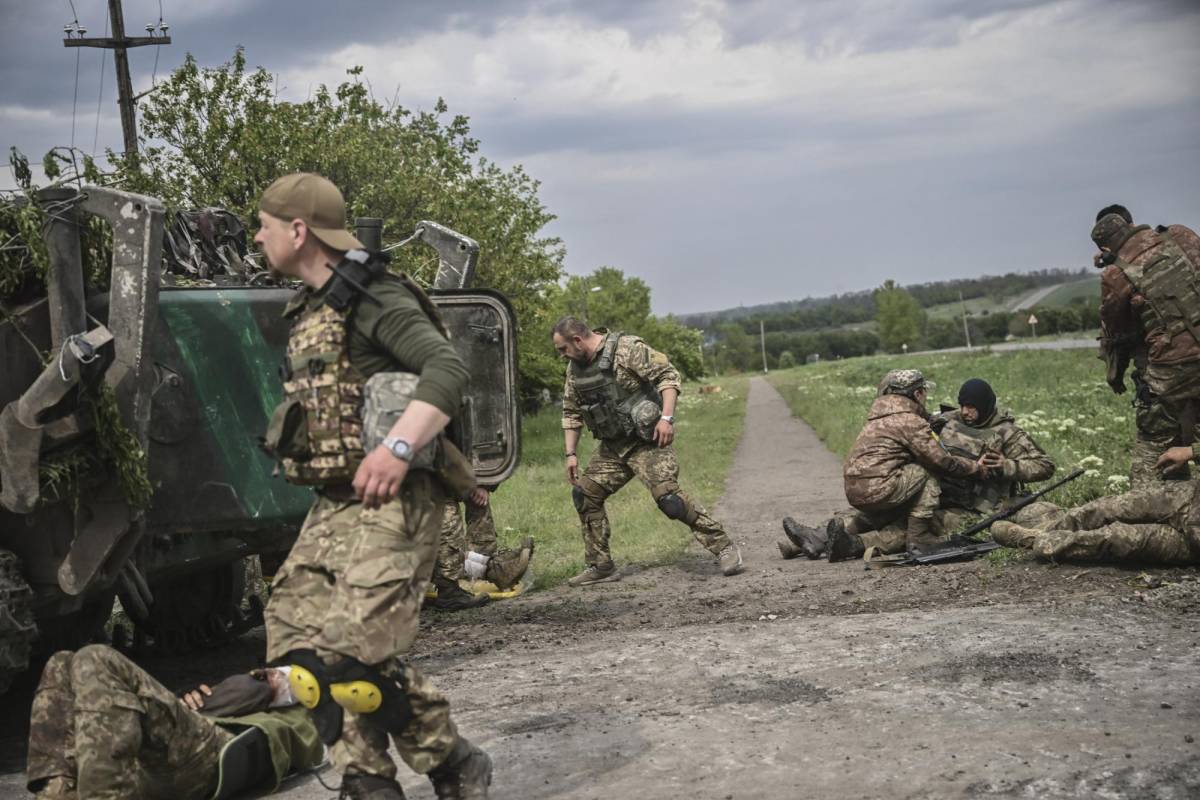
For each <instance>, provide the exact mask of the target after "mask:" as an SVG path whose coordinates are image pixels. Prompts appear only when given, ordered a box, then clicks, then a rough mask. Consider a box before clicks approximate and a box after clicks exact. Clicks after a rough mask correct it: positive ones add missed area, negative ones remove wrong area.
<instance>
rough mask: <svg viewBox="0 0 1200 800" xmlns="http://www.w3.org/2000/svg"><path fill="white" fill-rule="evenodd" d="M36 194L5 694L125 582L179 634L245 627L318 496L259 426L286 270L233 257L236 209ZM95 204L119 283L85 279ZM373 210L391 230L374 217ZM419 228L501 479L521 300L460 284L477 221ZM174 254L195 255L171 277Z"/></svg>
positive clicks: (514, 447) (100, 612)
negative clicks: (38, 227)
mask: <svg viewBox="0 0 1200 800" xmlns="http://www.w3.org/2000/svg"><path fill="white" fill-rule="evenodd" d="M38 202H39V205H41V206H42V207H43V208H45V209H53V211H52V213H47V214H46V220H47V221H46V224H45V227H44V234H45V240H46V245H47V251H48V255H49V270H48V273H47V276H46V281H45V291H44V292H39V293H38V294H39V295H40V296H37V297H35V298H33V299H28V298H23V299H22V300H21V301H20V302H13V301H6V300H4V299H3V298H0V312H2V313H0V692H3V691H4V690H6V689H7V687H8V686H9V684H10V683H11V681H12V679H13V678H14V677H15V676H16V675H18V674H19V673H21V672H22V671H23V670H25V669H26V668H27V667H28V666H29V664H30V663H31V659H34V658H36V655H37V654H38V653H44V652H49V651H50V650H52V649H54V648H57V647H64V646H68V647H69V646H77V645H79V644H81V643H84V642H86V641H88V640H90V639H91V638H92V637H93V636H95V635H97V633H98V632H99V631H100V630H101V628H102V627H103V626H104V625H105V623H106V622H107V621H108V619H109V617H110V615H111V613H112V609H113V599H114V597H117V596H119V597H120V600H121V606H122V608H123V609H124V611H125V613H126V614H127V615H128V616H129V618H130V619H131V620H132V621H133V622H134V623H135V636H136V637H137V639H138V640H139V641H141V642H150V643H153V644H155V645H157V646H159V647H161V648H163V649H165V650H167V651H176V652H179V651H184V650H187V649H190V648H193V647H197V646H203V645H205V644H209V643H211V642H214V641H219V640H221V639H222V638H225V637H227V636H229V635H232V634H233V633H236V632H238V631H239V630H241V629H243V628H244V627H246V626H247V625H249V624H250V621H248V620H246V619H244V618H243V612H242V611H241V609H240V607H241V605H242V599H243V594H244V590H245V585H244V584H245V578H244V575H245V568H244V560H245V559H246V558H247V557H249V556H254V555H258V556H261V559H262V562H263V564H264V571H266V572H268V573H269V571H270V564H272V563H274V564H277V563H279V561H280V560H281V559H282V557H283V556H284V555H285V554H286V552H287V550H288V549H289V548H290V546H291V543H292V541H293V540H294V538H295V536H296V533H297V531H298V530H299V526H300V523H301V522H302V521H303V516H304V514H305V512H306V511H307V509H308V506H309V504H310V500H311V494H310V492H309V490H307V489H303V488H298V487H295V486H291V485H289V484H287V483H286V482H285V481H284V480H283V478H282V477H281V476H278V475H276V474H275V464H274V462H273V461H272V460H271V459H270V458H269V457H268V456H267V455H266V454H265V453H263V452H262V451H261V450H260V448H259V445H258V438H259V436H260V435H262V434H263V433H264V431H265V429H266V426H267V421H268V417H269V415H270V413H271V410H272V409H273V408H274V406H275V404H276V403H277V402H278V399H279V395H280V379H279V367H280V365H281V364H282V362H283V353H284V347H285V344H286V340H287V335H288V324H287V322H286V320H284V319H283V318H282V317H281V313H282V311H283V308H284V306H285V305H286V303H287V301H288V299H289V297H290V296H291V294H292V291H293V289H292V288H290V287H284V286H277V285H270V284H272V281H270V279H269V276H268V275H267V273H266V272H265V271H261V270H260V271H259V272H257V273H255V274H249V275H246V274H243V275H230V274H229V273H230V272H231V271H232V270H231V269H230V268H229V267H230V266H231V265H233V264H235V263H236V262H238V261H244V259H243V256H244V254H245V231H244V230H240V233H239V232H238V230H236V229H235V227H236V228H237V229H240V224H239V225H237V226H233V225H230V224H227V223H228V222H229V220H227V219H223V218H222V217H220V213H218V212H214V211H213V210H206V211H205V212H204V213H202V214H200V215H199V216H195V217H187V218H183V219H182V220H180V219H179V218H176V220H175V221H174V222H173V224H172V225H171V226H170V231H164V217H165V211H164V208H163V205H162V203H160V202H159V201H158V200H156V199H154V198H151V197H145V196H139V195H134V194H130V193H127V192H121V191H117V190H115V189H111V188H103V187H96V186H86V187H83V188H82V189H78V190H77V189H73V188H55V189H49V190H43V191H42V192H41V193H40V194H39V197H38ZM85 215H94V216H96V217H99V218H102V219H103V220H104V221H106V222H107V224H108V225H109V226H110V227H111V237H112V268H111V279H110V282H109V285H110V286H111V289H110V290H108V291H103V292H101V291H97V290H95V289H94V288H91V287H89V286H87V285H85V280H84V273H83V268H82V264H81V255H80V229H81V222H82V221H83V220H85V219H86V217H85ZM214 221H215V222H216V223H218V224H217V226H216V227H215V228H214V226H213V223H214ZM358 223H359V226H358V231H357V232H358V235H359V238H360V240H362V241H363V242H364V243H365V244H366V245H367V246H368V247H369V248H372V249H381V241H380V228H379V224H380V223H379V221H378V220H371V219H360V220H358ZM231 231H232V233H231ZM165 233H167V234H169V235H166V236H164V234H165ZM410 241H411V244H408V245H406V246H412V247H416V246H421V245H422V244H424V245H427V246H432V247H433V248H434V250H436V252H437V256H438V260H439V269H438V274H437V278H436V279H435V281H434V285H433V287H432V289H431V291H430V294H431V296H433V298H434V301H435V302H436V304H437V305H438V308H439V310H440V312H441V314H442V316H443V319H444V321H445V322H446V325H447V327H448V328H449V330H450V332H451V335H452V338H453V341H454V344H455V346H456V348H457V349H458V350H459V352H460V354H461V355H462V356H463V358H464V360H465V361H466V363H467V365H468V368H469V369H470V371H471V375H472V378H471V386H470V389H469V392H468V398H467V400H466V402H465V404H464V407H463V409H462V412H461V413H460V414H459V415H458V417H457V418H456V420H455V423H454V428H453V432H452V433H453V437H454V438H455V439H456V440H457V443H458V444H459V446H460V449H461V450H462V451H463V452H464V453H467V454H468V455H469V456H470V458H471V460H472V462H473V466H474V468H475V470H476V473H477V475H478V476H479V478H480V480H481V481H482V482H486V483H487V484H489V485H495V484H498V483H500V482H501V481H503V480H504V479H505V478H507V477H508V476H509V475H510V474H511V473H512V472H513V470H514V469H515V467H516V463H517V458H518V454H519V447H520V418H519V415H518V406H517V403H516V379H517V373H516V342H515V338H514V336H515V330H516V323H515V317H514V315H513V311H512V308H511V307H510V305H509V304H508V302H507V301H506V300H505V298H504V297H502V296H501V295H499V294H497V293H495V292H490V291H486V290H469V289H467V288H466V287H467V286H468V285H469V283H470V281H471V278H472V276H473V274H474V269H475V263H476V259H477V257H478V246H477V245H476V244H475V242H474V241H472V240H471V239H469V238H467V237H465V236H462V235H460V234H457V233H455V232H454V231H451V230H449V229H447V228H444V227H442V226H439V225H437V224H435V223H431V222H426V223H421V224H420V226H419V227H418V228H417V231H416V233H415V234H414V235H413V236H412V237H410ZM206 246H208V247H209V250H210V252H209V253H208V254H207V255H205V254H204V253H202V252H201V251H203V250H204V249H205V247H206ZM214 246H215V248H216V249H217V251H218V254H219V262H220V263H218V264H215V265H214V264H213V263H212V262H213V258H212V253H211V249H212V247H214ZM164 249H165V250H166V256H167V258H166V259H164ZM198 254H199V255H198ZM164 260H166V261H167V262H168V263H172V264H174V265H176V266H177V267H178V266H179V265H182V268H181V269H175V270H173V271H172V272H170V273H168V274H166V275H165V276H164V274H163V264H164ZM175 273H178V275H176V274H175ZM179 276H183V277H182V279H181V278H180V277H179ZM190 278H194V279H195V280H189V279H190ZM189 284H203V285H189Z"/></svg>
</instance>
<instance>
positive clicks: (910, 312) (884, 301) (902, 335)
mask: <svg viewBox="0 0 1200 800" xmlns="http://www.w3.org/2000/svg"><path fill="white" fill-rule="evenodd" d="M875 309H876V310H875V321H876V322H877V323H878V325H879V341H880V343H882V345H883V348H884V349H885V350H888V351H890V352H893V353H894V352H896V351H898V350H900V349H901V346H902V345H905V344H907V345H908V346H909V347H910V348H912V347H915V346H916V343H917V338H918V337H919V336H920V334H921V327H922V325H923V323H924V321H925V312H924V311H922V310H921V306H920V305H918V304H917V301H916V300H914V299H913V297H912V295H910V294H909V293H908V292H906V291H905V290H904V289H902V288H901V287H899V286H897V285H896V282H895V281H892V280H887V281H884V283H883V286H880V287H879V288H878V289H876V290H875Z"/></svg>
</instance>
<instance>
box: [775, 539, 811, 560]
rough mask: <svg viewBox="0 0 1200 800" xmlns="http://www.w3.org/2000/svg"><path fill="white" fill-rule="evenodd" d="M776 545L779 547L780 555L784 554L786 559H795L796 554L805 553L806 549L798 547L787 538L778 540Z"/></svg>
mask: <svg viewBox="0 0 1200 800" xmlns="http://www.w3.org/2000/svg"><path fill="white" fill-rule="evenodd" d="M775 546H776V547H778V548H779V555H781V556H783V558H784V560H785V561H786V560H790V559H793V558H795V557H796V556H801V555H804V550H802V549H801V548H799V547H797V546H796V545H795V544H793V543H792V542H790V541H788V540H787V539H783V540H780V541H776V542H775Z"/></svg>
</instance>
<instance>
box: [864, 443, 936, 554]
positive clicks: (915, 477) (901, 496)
mask: <svg viewBox="0 0 1200 800" xmlns="http://www.w3.org/2000/svg"><path fill="white" fill-rule="evenodd" d="M889 480H890V481H891V483H892V489H891V492H890V493H889V495H888V497H887V499H885V500H883V501H881V502H878V503H873V504H871V505H869V506H861V507H857V508H856V512H857V513H855V514H854V515H853V516H852V517H850V518H849V519H847V520H845V522H846V523H847V526H846V530H847V531H850V532H852V533H857V534H859V536H860V537H861V538H862V542H863V547H868V548H869V547H876V548H879V552H881V553H899V552H900V551H902V550H904V548H905V546H906V544H907V542H908V520H909V519H910V518H911V519H929V520H935V519H936V518H935V515H936V513H937V511H938V505H939V503H940V502H941V497H942V487H941V485H940V484H939V483H938V482H937V480H936V479H935V478H934V477H933V476H932V475H930V474H929V472H928V471H926V469H925V468H924V467H922V466H921V465H920V464H905V465H904V467H902V468H901V469H900V470H898V471H897V472H896V473H895V474H894V475H892V476H891V477H890V479H889ZM935 524H936V522H935Z"/></svg>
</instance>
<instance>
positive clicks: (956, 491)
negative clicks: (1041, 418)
mask: <svg viewBox="0 0 1200 800" xmlns="http://www.w3.org/2000/svg"><path fill="white" fill-rule="evenodd" d="M958 405H959V407H958V409H956V410H946V411H944V412H943V413H941V414H939V415H938V416H936V417H934V418H933V419H932V420H931V422H930V426H931V428H932V429H933V430H934V431H937V432H938V433H939V438H940V441H941V444H942V447H943V448H944V449H945V450H947V451H948V452H950V453H951V454H953V455H956V456H961V457H963V458H966V459H969V460H971V461H979V462H980V463H981V464H983V465H984V466H985V467H987V468H988V469H987V470H986V471H984V472H982V473H980V474H978V475H976V476H974V477H970V478H967V477H961V476H954V475H946V474H941V473H938V474H937V480H938V484H939V485H940V487H941V499H940V505H939V508H938V509H937V510H936V511H934V513H933V518H932V531H933V532H934V533H935V534H937V535H938V536H946V535H948V534H951V533H953V532H955V531H956V530H958V529H960V528H962V527H963V525H965V524H966V523H967V521H968V520H969V519H970V518H971V517H973V516H976V515H980V514H982V515H988V514H994V513H996V512H997V511H999V510H1000V505H1001V503H1003V502H1004V501H1005V500H1007V499H1009V498H1012V497H1016V496H1018V495H1019V494H1021V493H1022V491H1023V486H1024V484H1026V483H1033V482H1036V481H1043V480H1046V479H1047V478H1049V477H1050V476H1051V475H1053V474H1054V469H1055V466H1054V462H1053V461H1052V460H1051V459H1050V457H1049V456H1048V455H1046V453H1045V451H1043V450H1042V448H1040V447H1038V445H1037V443H1036V442H1035V441H1034V440H1033V439H1032V438H1031V437H1030V436H1029V434H1028V433H1026V432H1025V431H1023V430H1021V428H1020V427H1018V426H1017V424H1016V422H1015V421H1014V420H1013V417H1012V414H1011V413H1010V412H1009V411H1008V410H1007V409H1002V408H999V407H998V406H997V404H996V393H995V392H994V391H993V390H992V387H991V386H990V385H989V384H988V383H987V381H984V380H982V379H981V378H971V379H970V380H968V381H966V382H965V383H964V384H963V385H962V386H961V387H960V388H959V390H958ZM1016 519H1017V520H1025V521H1032V520H1034V519H1036V516H1035V515H1034V513H1033V512H1030V511H1029V510H1028V509H1022V511H1021V512H1019V513H1018V515H1017V517H1016ZM872 525H873V519H872V518H871V517H870V516H868V515H866V514H863V513H861V512H857V513H856V512H854V511H851V512H849V513H846V514H840V515H836V516H835V517H834V518H832V519H830V520H829V521H828V522H827V523H826V525H825V529H824V530H820V529H817V528H811V527H808V526H805V525H800V524H799V523H797V522H796V521H795V520H794V519H792V518H791V517H788V518H786V519H784V521H783V531H784V533H785V534H787V537H788V538H787V540H784V541H780V542H779V543H778V544H779V552H780V553H782V554H783V557H784V558H795V557H796V556H798V555H801V554H804V555H806V556H808V557H809V558H820V557H821V556H822V555H825V554H826V552H827V547H828V542H829V539H830V538H831V534H832V533H834V532H836V531H838V530H841V529H844V530H849V531H853V532H855V533H857V534H858V535H859V536H862V535H864V534H867V533H869V532H871V531H873V530H875V529H874V528H873V527H872ZM869 538H870V541H869V542H868V543H867V546H874V547H877V548H878V549H879V552H881V553H898V552H900V551H901V550H903V549H904V547H905V544H906V541H907V531H906V529H905V528H904V527H902V526H901V525H899V524H896V523H892V524H891V525H888V526H886V527H884V528H883V529H881V530H878V531H877V532H876V533H874V534H872V535H871V536H870V537H869Z"/></svg>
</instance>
